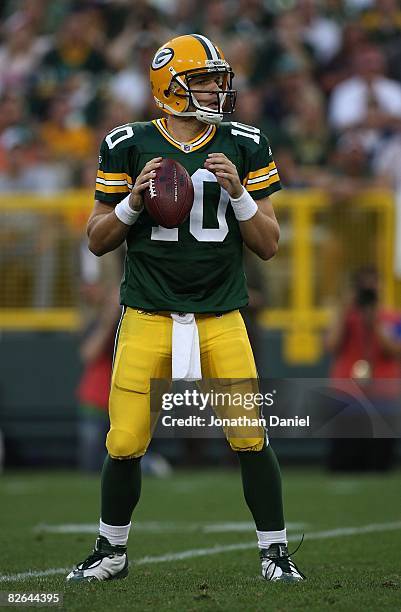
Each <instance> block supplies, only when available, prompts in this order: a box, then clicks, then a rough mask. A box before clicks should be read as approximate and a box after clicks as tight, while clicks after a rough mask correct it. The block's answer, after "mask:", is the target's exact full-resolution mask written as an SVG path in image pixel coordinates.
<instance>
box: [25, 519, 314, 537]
mask: <svg viewBox="0 0 401 612" xmlns="http://www.w3.org/2000/svg"><path fill="white" fill-rule="evenodd" d="M306 527H308V525H307V524H306V523H287V530H288V531H294V530H296V529H305V528H306ZM98 529H99V524H98V523H66V524H62V525H49V524H47V523H40V524H39V525H36V526H35V527H34V531H35V532H36V533H61V534H72V533H77V534H78V533H93V534H96V533H97V532H98ZM132 529H133V532H134V533H135V532H136V531H139V532H141V533H143V532H147V533H174V532H175V533H186V532H194V531H199V532H201V533H229V532H246V531H254V529H255V524H254V523H252V522H250V521H246V522H245V521H244V522H242V521H237V522H234V521H232V522H229V523H228V522H219V523H190V522H185V521H183V522H163V521H139V522H138V523H134V524H133V527H132Z"/></svg>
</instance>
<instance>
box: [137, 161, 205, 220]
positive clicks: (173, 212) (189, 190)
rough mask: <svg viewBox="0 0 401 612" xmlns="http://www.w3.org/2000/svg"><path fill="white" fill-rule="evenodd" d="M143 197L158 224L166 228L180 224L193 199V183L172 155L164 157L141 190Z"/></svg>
mask: <svg viewBox="0 0 401 612" xmlns="http://www.w3.org/2000/svg"><path fill="white" fill-rule="evenodd" d="M143 201H144V204H145V207H146V210H147V211H148V213H149V215H150V216H151V217H152V219H154V221H156V223H158V224H159V225H161V226H163V227H168V228H172V227H178V226H179V225H181V223H183V222H184V221H185V219H186V218H187V217H188V215H189V212H190V210H191V208H192V204H193V203H194V186H193V184H192V181H191V177H190V176H189V174H188V172H187V171H186V170H185V168H184V166H182V165H181V164H180V163H179V162H177V161H175V160H174V159H163V160H162V162H161V165H160V166H159V168H157V170H156V176H155V177H154V178H153V179H151V180H150V184H149V188H147V189H145V191H144V196H143Z"/></svg>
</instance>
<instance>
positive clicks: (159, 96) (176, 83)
mask: <svg viewBox="0 0 401 612" xmlns="http://www.w3.org/2000/svg"><path fill="white" fill-rule="evenodd" d="M213 76H216V77H217V76H220V77H221V83H218V87H217V88H212V89H210V90H209V89H208V88H202V87H199V84H198V86H197V85H196V83H195V84H194V85H192V83H191V81H193V80H194V79H199V78H202V77H204V78H205V79H207V80H209V79H210V77H213ZM233 77H234V73H233V72H232V70H231V67H230V65H229V64H228V63H227V62H226V60H225V59H224V56H223V55H222V53H221V51H220V49H218V47H216V46H215V45H213V43H212V42H211V41H210V40H209V39H207V38H205V37H204V36H200V35H185V36H179V37H177V38H174V39H172V40H170V41H168V42H167V43H166V44H165V45H163V47H161V48H160V49H159V50H158V51H157V52H156V54H155V57H154V59H153V62H152V65H151V69H150V80H151V86H152V91H153V95H154V98H155V102H156V104H157V106H159V107H160V108H162V109H163V110H165V111H166V112H167V113H168V114H171V115H175V116H180V117H196V118H197V119H198V120H199V121H203V122H204V123H209V124H218V123H220V122H221V121H222V119H223V113H224V112H226V113H233V112H234V109H235V101H236V94H237V92H236V91H235V90H234V89H232V79H233ZM201 94H208V96H215V104H211V105H210V106H209V105H205V106H203V105H202V104H201V103H200V102H199V101H198V99H197V96H199V95H201Z"/></svg>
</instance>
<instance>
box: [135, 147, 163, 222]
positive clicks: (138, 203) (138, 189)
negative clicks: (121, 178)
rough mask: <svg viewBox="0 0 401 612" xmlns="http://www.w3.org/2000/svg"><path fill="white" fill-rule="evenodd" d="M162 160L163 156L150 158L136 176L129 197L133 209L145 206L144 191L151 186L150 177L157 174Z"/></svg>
mask: <svg viewBox="0 0 401 612" xmlns="http://www.w3.org/2000/svg"><path fill="white" fill-rule="evenodd" d="M161 161H162V158H161V157H154V158H153V159H151V160H149V161H148V162H147V163H146V164H145V165H144V167H143V168H142V171H141V172H140V173H139V174H138V176H137V177H136V181H135V184H134V186H133V188H132V191H131V197H130V199H129V205H130V206H131V208H132V209H133V210H141V208H142V207H143V199H142V196H143V192H144V190H145V189H146V188H147V187H149V181H150V179H151V178H153V177H154V176H156V169H157V168H158V167H159V166H160V164H161Z"/></svg>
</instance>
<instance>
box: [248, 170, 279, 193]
mask: <svg viewBox="0 0 401 612" xmlns="http://www.w3.org/2000/svg"><path fill="white" fill-rule="evenodd" d="M279 181H280V177H279V175H278V173H277V172H276V174H275V175H274V176H272V177H270V178H265V179H264V180H258V181H257V182H256V181H255V182H251V183H250V182H248V183H247V184H246V185H245V189H246V190H247V191H256V190H257V189H266V188H267V187H270V185H272V184H273V183H278V182H279Z"/></svg>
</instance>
